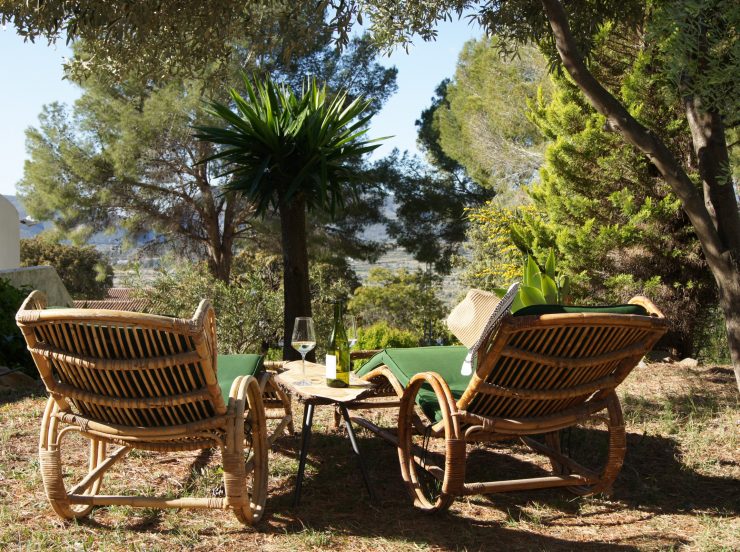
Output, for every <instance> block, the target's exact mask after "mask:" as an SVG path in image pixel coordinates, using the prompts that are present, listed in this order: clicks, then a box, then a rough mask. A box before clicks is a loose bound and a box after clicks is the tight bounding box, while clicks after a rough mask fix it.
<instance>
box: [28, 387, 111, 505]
mask: <svg viewBox="0 0 740 552" xmlns="http://www.w3.org/2000/svg"><path fill="white" fill-rule="evenodd" d="M58 412H59V408H58V406H57V404H56V402H55V401H54V399H51V398H50V399H49V400H48V401H47V403H46V409H45V411H44V416H43V418H42V420H41V433H40V438H39V466H40V469H41V478H42V481H43V483H44V491H45V492H46V496H47V498H48V499H49V503H50V504H51V507H52V508H53V509H54V511H55V512H56V513H57V514H58V515H59V516H61V517H63V518H65V519H79V518H83V517H85V516H87V515H88V514H89V513H90V512H91V511H92V509H93V506H89V505H79V504H78V505H73V504H71V503H70V501H69V495H70V494H76V493H75V491H76V492H80V491H81V494H83V495H87V496H90V495H95V494H97V493H98V491H99V490H100V487H101V484H102V476H101V477H100V478H98V479H95V481H94V482H93V483H92V484H91V485H90V486H88V487H87V488H82V489H78V488H76V487H78V486H79V484H80V482H77V484H76V485H74V486H71V487H70V488H69V489H68V488H67V485H65V482H64V476H63V473H64V471H65V464H64V461H63V460H64V457H65V455H64V452H65V447H64V446H63V441H64V438H65V436H67V435H69V431H79V428H77V427H75V426H68V427H66V428H60V423H59V419H58V418H57V414H58ZM87 441H88V447H89V450H88V461H87V468H88V469H87V474H86V476H89V475H90V474H91V473H93V472H94V471H95V469H96V468H97V467H98V466H99V465H100V464H101V462H103V461H104V460H105V458H106V453H107V446H106V443H105V442H104V441H101V440H100V439H95V438H88V439H87ZM81 481H82V482H84V477H83V478H82V480H81ZM70 491H71V492H70Z"/></svg>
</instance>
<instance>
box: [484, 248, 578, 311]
mask: <svg viewBox="0 0 740 552" xmlns="http://www.w3.org/2000/svg"><path fill="white" fill-rule="evenodd" d="M495 291H496V293H497V294H498V296H499V297H503V296H504V295H505V294H506V290H505V289H501V288H498V289H496V290H495ZM569 295H570V279H569V278H568V276H566V275H564V274H558V271H557V267H556V261H555V251H553V250H552V249H550V252H549V253H548V254H547V260H546V261H545V265H544V269H543V268H540V265H538V264H537V262H536V261H535V260H534V258H533V257H531V256H527V258H526V259H525V260H524V266H523V267H522V279H521V285H520V286H519V291H518V293H517V296H516V298H515V299H514V303H512V305H511V312H516V311H518V310H519V309H521V308H524V307H528V306H530V305H564V304H567V302H568V299H569Z"/></svg>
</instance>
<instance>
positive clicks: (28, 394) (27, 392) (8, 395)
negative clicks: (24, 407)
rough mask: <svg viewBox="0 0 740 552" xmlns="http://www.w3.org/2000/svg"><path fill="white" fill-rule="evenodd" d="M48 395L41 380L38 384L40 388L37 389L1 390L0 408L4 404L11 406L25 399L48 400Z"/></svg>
mask: <svg viewBox="0 0 740 552" xmlns="http://www.w3.org/2000/svg"><path fill="white" fill-rule="evenodd" d="M48 396H49V395H48V393H47V392H46V390H45V389H44V385H43V383H41V380H39V382H38V387H37V388H35V389H3V388H0V406H2V405H4V404H11V403H15V402H18V401H22V400H24V399H39V398H42V399H46V398H48Z"/></svg>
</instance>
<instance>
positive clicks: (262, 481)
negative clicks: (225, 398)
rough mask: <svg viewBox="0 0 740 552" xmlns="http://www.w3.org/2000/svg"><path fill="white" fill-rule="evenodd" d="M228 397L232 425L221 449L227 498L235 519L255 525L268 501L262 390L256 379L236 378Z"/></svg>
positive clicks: (265, 429)
mask: <svg viewBox="0 0 740 552" xmlns="http://www.w3.org/2000/svg"><path fill="white" fill-rule="evenodd" d="M229 398H230V403H231V402H232V401H233V405H232V404H230V405H229V406H230V407H232V406H233V408H234V425H233V429H232V430H231V431H230V432H229V435H228V436H227V440H226V446H225V449H224V489H225V491H226V498H227V500H228V501H229V502H230V503H231V504H233V505H234V506H235V508H234V514H235V515H236V517H237V519H238V520H239V521H241V522H242V523H245V524H247V525H254V524H255V523H257V522H258V521H259V520H260V519H261V518H262V515H263V514H264V511H265V502H266V500H267V452H268V445H267V424H266V419H265V411H264V408H262V393H261V391H260V386H259V384H258V383H257V380H256V379H254V378H253V377H239V378H237V379H236V380H234V383H233V384H232V386H231V392H230V393H229ZM245 413H248V415H247V416H246V418H245ZM227 458H228V460H227ZM227 461H228V464H229V469H227ZM250 473H251V478H248V476H249V474H250ZM248 481H249V482H251V485H250V484H249V483H248Z"/></svg>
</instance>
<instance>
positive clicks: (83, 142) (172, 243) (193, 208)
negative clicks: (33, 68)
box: [20, 37, 396, 280]
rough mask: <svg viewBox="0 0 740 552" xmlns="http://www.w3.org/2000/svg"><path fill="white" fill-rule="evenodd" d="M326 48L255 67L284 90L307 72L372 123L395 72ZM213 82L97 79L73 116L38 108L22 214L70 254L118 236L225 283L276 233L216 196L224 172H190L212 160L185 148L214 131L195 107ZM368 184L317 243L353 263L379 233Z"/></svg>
mask: <svg viewBox="0 0 740 552" xmlns="http://www.w3.org/2000/svg"><path fill="white" fill-rule="evenodd" d="M319 39H320V40H319ZM328 40H329V38H328V37H317V41H318V44H317V45H316V47H315V50H314V51H311V52H310V54H308V55H306V56H302V57H293V58H291V60H290V62H289V63H288V64H284V63H281V62H280V61H279V60H277V59H274V58H271V59H269V60H263V62H264V63H265V65H266V70H268V69H269V70H271V71H273V72H274V74H276V75H278V76H279V78H280V79H281V81H284V82H288V83H294V82H297V81H300V80H302V79H303V75H304V74H305V72H307V71H310V72H312V74H314V75H319V76H326V78H327V82H328V88H329V90H330V91H334V90H338V89H340V88H345V89H347V90H348V92H349V94H350V95H351V96H352V97H357V96H360V95H372V96H373V98H374V100H373V104H372V106H371V107H370V110H371V112H374V111H377V110H378V109H380V107H381V106H382V103H383V102H384V101H385V100H386V99H387V98H388V96H389V95H390V94H392V93H393V91H394V90H395V77H396V71H395V69H393V68H391V69H388V68H386V67H384V66H382V65H380V64H378V63H376V62H375V56H376V55H377V51H376V50H375V49H374V48H373V47H372V46H371V45H370V43H369V40H368V39H367V37H364V38H357V39H355V40H354V41H353V42H352V43H351V44H350V46H349V47H348V48H347V49H346V50H345V51H344V52H342V53H341V54H340V53H338V52H337V51H336V50H335V49H334V48H333V47H330V46H327V45H326V42H328ZM90 55H91V54H90V51H89V45H88V44H83V45H76V46H75V56H76V57H80V58H87V57H88V56H90ZM239 55H246V54H239ZM249 63H251V62H248V61H247V60H245V61H244V64H246V66H249ZM214 71H215V69H214ZM234 74H236V73H235V72H234ZM219 78H220V77H219V76H218V75H216V74H215V73H214V72H212V71H205V72H204V73H203V74H202V75H201V76H200V77H199V78H193V79H188V80H170V81H166V82H163V81H160V82H158V83H157V84H152V83H151V82H146V83H145V84H141V83H139V82H138V81H137V80H136V79H135V78H134V76H133V75H131V74H128V73H127V74H124V75H118V76H117V78H116V79H111V77H110V75H108V74H101V73H97V72H96V73H94V74H92V75H91V76H90V77H89V78H86V79H84V80H80V81H78V83H77V84H79V85H80V86H81V87H82V90H83V94H82V97H81V98H80V99H79V100H78V101H77V102H76V103H75V105H74V107H73V108H67V107H64V106H62V105H59V104H51V105H48V106H45V107H44V111H43V113H42V114H41V115H40V117H39V119H40V125H39V126H38V127H37V128H31V129H29V130H28V131H27V149H28V153H29V156H30V161H29V162H27V163H26V167H25V174H24V178H23V181H22V182H21V184H20V192H21V196H22V197H23V199H24V200H25V204H26V208H27V209H28V211H29V213H30V214H31V215H32V216H34V218H36V219H38V220H50V221H53V222H54V227H55V230H56V233H57V235H58V236H59V237H63V238H65V239H71V240H74V241H78V242H84V241H85V240H86V239H87V238H88V237H89V236H90V235H91V234H92V233H94V232H99V231H106V232H108V231H119V230H123V231H124V240H125V245H132V244H140V245H146V246H147V247H148V248H149V249H150V250H151V249H153V248H154V247H156V248H157V249H158V250H159V251H167V250H176V251H178V252H180V253H181V254H183V255H186V256H189V257H195V258H198V259H205V260H207V261H208V262H209V268H210V270H211V272H212V273H213V274H214V275H216V276H218V277H219V278H221V279H224V280H227V279H228V278H229V275H230V270H231V262H232V254H233V252H234V251H235V250H236V249H237V248H238V247H239V246H240V245H242V244H243V243H244V241H245V240H244V238H245V236H248V235H250V236H253V235H254V234H255V233H257V234H259V235H260V236H264V235H265V234H267V233H271V232H272V230H273V229H272V228H270V226H269V223H270V221H267V222H266V223H263V222H261V221H257V220H255V219H254V217H253V214H254V213H253V210H252V209H251V207H250V205H249V202H248V201H246V200H245V199H244V198H241V197H239V196H237V195H233V194H224V193H223V192H222V185H223V184H224V183H225V180H226V179H224V178H219V177H218V174H219V173H221V172H223V171H222V167H220V165H219V163H218V162H217V161H214V162H211V163H204V164H202V165H199V164H198V162H199V161H200V160H201V159H202V158H204V157H207V156H209V155H211V154H213V153H214V149H213V147H212V146H209V145H208V144H207V143H204V142H199V141H197V140H196V139H195V138H194V137H193V132H192V126H191V125H193V124H196V125H198V124H201V125H204V124H215V122H214V121H213V120H212V119H211V118H209V116H208V115H207V114H206V113H205V107H206V106H205V103H204V102H203V98H204V97H212V94H214V93H215V92H213V91H212V90H210V91H209V90H208V88H209V87H211V86H212V84H213V82H220V81H219ZM119 81H123V82H122V83H121V82H119ZM298 85H299V86H300V82H299V84H298ZM220 93H221V94H223V95H224V96H225V95H226V92H225V91H220ZM356 169H357V171H356V172H358V173H361V172H362V171H363V167H360V166H358V167H357V168H356ZM367 182H368V179H366V178H364V177H363V184H365V187H364V188H363V190H362V191H361V192H360V193H358V194H357V195H358V199H357V201H353V202H352V204H351V205H349V206H348V207H347V209H345V211H344V212H343V213H342V216H341V217H340V220H338V221H337V222H336V223H335V227H338V228H339V231H338V232H334V233H332V232H330V231H329V230H327V224H328V222H327V220H325V219H323V218H322V217H317V219H318V220H316V221H315V223H314V224H313V226H312V234H313V235H312V237H313V241H314V243H316V244H322V246H324V247H326V248H328V249H331V250H334V251H338V250H339V251H342V253H346V254H348V255H351V256H352V257H354V258H372V256H373V255H374V254H376V252H377V250H378V244H374V243H366V242H364V241H363V240H361V239H359V235H360V233H361V230H362V229H363V227H364V226H366V225H367V224H374V223H378V222H380V221H381V215H380V212H379V210H380V205H381V204H382V198H380V197H379V196H380V190H379V187H378V186H369V185H367ZM276 251H277V252H278V253H279V247H277V248H276Z"/></svg>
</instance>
